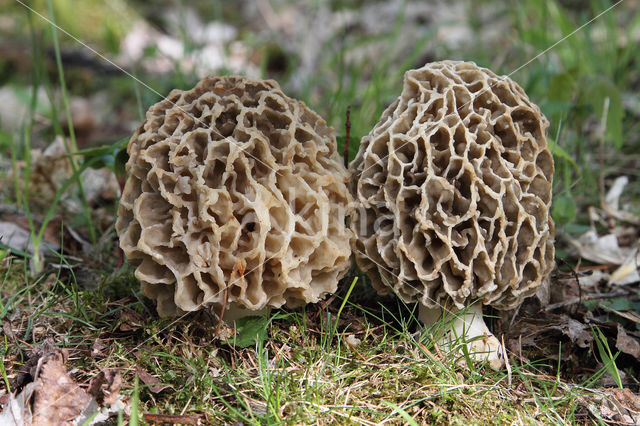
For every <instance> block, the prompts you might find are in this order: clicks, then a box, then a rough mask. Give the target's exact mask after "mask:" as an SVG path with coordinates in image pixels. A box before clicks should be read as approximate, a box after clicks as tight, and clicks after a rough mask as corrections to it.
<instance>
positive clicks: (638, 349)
mask: <svg viewBox="0 0 640 426" xmlns="http://www.w3.org/2000/svg"><path fill="white" fill-rule="evenodd" d="M616 348H618V349H619V350H621V351H622V352H624V353H625V354H629V355H631V356H633V357H634V358H635V359H637V360H640V342H639V341H638V339H636V338H635V337H631V336H629V335H628V334H627V332H626V330H625V329H624V327H623V326H622V325H620V324H618V338H617V340H616Z"/></svg>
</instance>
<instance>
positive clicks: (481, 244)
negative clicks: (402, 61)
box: [350, 61, 554, 309]
mask: <svg viewBox="0 0 640 426" xmlns="http://www.w3.org/2000/svg"><path fill="white" fill-rule="evenodd" d="M548 125H549V124H548V121H547V120H546V119H545V117H544V116H543V115H542V113H541V112H540V109H539V108H538V107H537V106H536V105H535V104H533V103H532V102H531V101H530V100H529V98H528V97H527V96H526V94H525V93H524V91H523V90H522V89H521V88H520V86H518V85H517V84H516V83H515V82H514V81H512V80H511V79H510V78H508V77H506V76H502V77H500V76H497V75H496V74H494V73H493V72H491V71H489V70H488V69H486V68H480V67H478V66H477V65H476V64H474V63H470V62H456V61H443V62H436V63H432V64H428V65H426V66H424V67H422V68H420V69H416V70H411V71H408V72H407V73H406V74H405V77H404V87H403V90H402V94H401V95H400V97H399V98H398V99H397V100H396V101H395V102H394V103H393V104H392V105H390V106H389V107H388V108H387V109H386V110H385V112H384V113H383V115H382V117H381V119H380V121H379V122H378V124H377V125H376V126H375V127H374V129H373V130H372V131H371V133H370V134H369V135H368V136H366V137H364V138H363V139H362V142H361V145H360V149H359V152H358V155H357V156H356V159H355V160H354V161H353V162H352V164H351V165H350V169H351V172H352V173H353V175H354V179H355V184H354V185H355V186H354V194H355V203H356V210H357V214H355V215H354V217H353V218H352V229H353V230H354V232H355V233H356V235H357V237H358V241H357V243H356V245H355V255H356V260H357V262H358V264H359V266H360V268H361V269H363V270H364V271H366V272H367V273H368V275H369V276H370V278H371V280H372V282H373V285H374V287H375V288H376V289H377V290H378V292H380V293H388V292H390V291H392V290H393V291H394V292H395V293H397V294H398V295H399V296H400V297H402V298H403V299H404V300H405V301H407V302H416V301H419V302H421V303H422V304H423V305H425V306H427V307H436V306H441V305H443V304H445V303H447V301H449V300H450V301H452V302H453V303H454V304H455V305H456V306H457V307H458V308H462V307H464V306H465V305H468V304H469V303H471V302H472V301H474V300H476V299H478V298H480V299H482V302H483V303H484V304H490V305H492V306H494V307H496V308H499V309H510V308H513V307H515V306H516V305H517V304H519V302H520V301H522V299H523V298H525V297H527V296H531V295H532V294H534V293H535V291H536V288H537V287H538V286H539V285H540V283H541V282H542V280H543V279H545V278H546V277H547V276H548V275H549V273H550V271H551V269H552V268H553V264H554V247H553V235H554V230H553V222H552V220H551V217H550V214H549V209H550V205H551V186H552V185H551V183H552V177H553V170H554V168H553V157H552V155H551V153H550V151H549V149H548V148H547V142H546V137H545V133H546V130H547V127H548Z"/></svg>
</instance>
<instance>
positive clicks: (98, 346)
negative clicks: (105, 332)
mask: <svg viewBox="0 0 640 426" xmlns="http://www.w3.org/2000/svg"><path fill="white" fill-rule="evenodd" d="M105 349H107V345H105V344H104V343H103V342H102V340H100V339H96V340H94V341H93V346H92V347H91V358H93V359H97V358H104V357H105V356H106V354H105Z"/></svg>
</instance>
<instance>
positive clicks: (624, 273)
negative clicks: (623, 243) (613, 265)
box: [609, 249, 640, 285]
mask: <svg viewBox="0 0 640 426" xmlns="http://www.w3.org/2000/svg"><path fill="white" fill-rule="evenodd" d="M638 266H640V256H639V254H638V249H635V250H633V252H632V253H631V254H629V256H627V257H626V258H625V259H624V261H623V262H622V265H620V267H618V269H616V270H615V271H614V272H613V273H612V274H611V276H610V277H609V285H626V284H633V283H636V282H638V281H640V273H638Z"/></svg>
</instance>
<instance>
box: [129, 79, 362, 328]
mask: <svg viewBox="0 0 640 426" xmlns="http://www.w3.org/2000/svg"><path fill="white" fill-rule="evenodd" d="M127 150H128V153H129V156H130V158H129V161H128V162H127V172H128V178H127V181H126V184H125V187H124V191H123V195H122V200H121V202H120V208H119V210H118V221H117V224H116V229H117V232H118V235H119V237H120V246H121V247H122V250H123V251H124V253H125V255H126V257H127V259H128V261H129V262H130V263H131V264H132V265H133V266H135V268H136V269H135V276H136V277H137V278H138V279H139V280H140V282H141V283H142V290H143V293H144V294H145V295H146V296H147V297H150V298H151V299H154V300H155V301H156V302H157V310H158V313H159V314H160V315H161V316H168V315H175V314H178V313H182V312H185V311H195V310H198V309H201V308H204V307H218V308H219V307H222V306H226V307H227V309H230V310H233V311H235V312H237V311H238V310H242V309H245V310H250V311H258V310H262V309H263V308H266V307H280V306H282V305H285V304H286V305H287V306H297V305H301V304H304V303H307V302H316V301H318V300H319V299H320V298H321V297H323V296H324V295H325V294H327V293H329V292H333V291H335V289H336V286H337V283H338V280H339V279H340V278H341V276H342V275H343V274H344V273H345V272H346V270H347V268H348V267H349V264H350V262H349V257H350V255H351V248H350V246H351V240H352V239H353V233H352V232H351V230H349V228H348V227H347V226H346V224H345V217H346V216H347V213H348V212H347V207H348V206H349V204H350V203H351V200H352V198H351V195H350V193H349V190H348V187H347V180H348V176H349V175H348V172H347V170H346V168H345V167H344V166H343V165H342V160H341V158H340V156H339V155H338V154H337V151H336V140H335V137H334V136H333V133H332V129H331V128H329V127H328V126H327V124H326V123H325V121H324V120H323V119H322V118H320V117H319V116H318V115H317V114H316V113H314V112H313V111H311V110H310V109H309V108H307V107H306V106H305V104H304V103H302V102H300V101H296V100H293V99H291V98H289V97H287V96H285V95H284V94H283V93H282V91H281V90H280V87H279V86H278V84H277V83H276V82H274V81H251V80H247V79H244V78H239V77H231V78H222V77H220V78H218V77H216V78H205V79H204V80H202V81H200V82H199V83H198V84H197V85H196V87H195V88H193V89H192V90H188V91H179V90H174V91H172V92H171V93H170V94H169V96H168V97H167V98H166V99H165V100H163V101H161V102H159V103H157V104H156V105H154V106H152V107H151V108H150V109H149V111H148V112H147V117H146V121H145V122H144V123H143V124H142V125H141V126H140V127H139V128H138V130H137V131H136V132H135V134H134V135H133V137H132V138H131V140H130V141H129V145H128V149H127ZM230 315H232V314H230ZM228 317H229V316H226V318H228Z"/></svg>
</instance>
